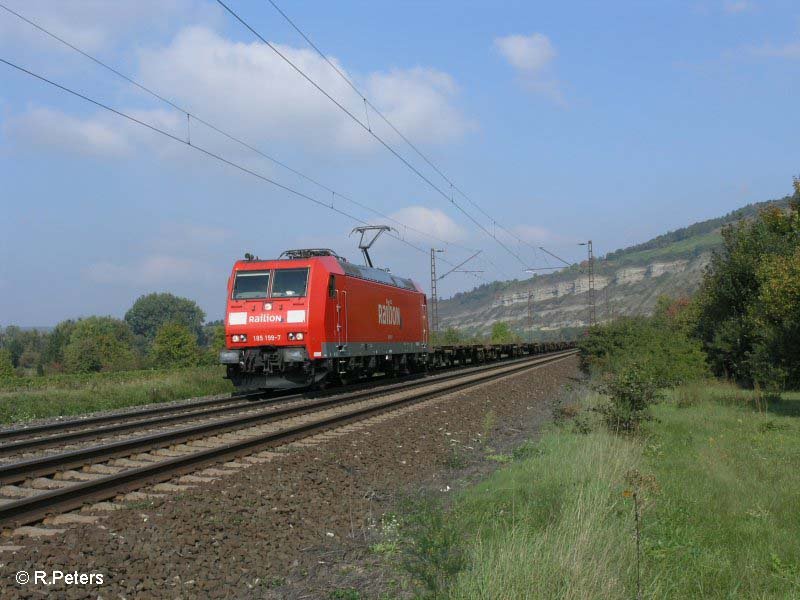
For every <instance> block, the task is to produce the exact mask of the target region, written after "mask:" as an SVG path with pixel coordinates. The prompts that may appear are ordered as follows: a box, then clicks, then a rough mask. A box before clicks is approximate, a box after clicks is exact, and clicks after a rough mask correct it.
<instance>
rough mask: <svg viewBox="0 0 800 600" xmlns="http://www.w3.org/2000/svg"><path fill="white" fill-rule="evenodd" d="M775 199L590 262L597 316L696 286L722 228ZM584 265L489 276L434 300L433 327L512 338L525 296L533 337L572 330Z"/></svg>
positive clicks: (584, 289)
mask: <svg viewBox="0 0 800 600" xmlns="http://www.w3.org/2000/svg"><path fill="white" fill-rule="evenodd" d="M787 202H788V197H787V198H783V199H781V200H772V201H768V202H759V203H756V204H749V205H747V206H745V207H743V208H740V209H738V210H735V211H733V212H730V213H728V214H727V215H725V216H722V217H718V218H715V219H709V220H707V221H701V222H698V223H694V224H693V225H690V226H688V227H683V228H681V229H677V230H675V231H670V232H668V233H665V234H663V235H659V236H657V237H655V238H653V239H651V240H649V241H647V242H644V243H642V244H637V245H635V246H630V247H628V248H623V249H620V250H615V251H614V252H610V253H608V254H607V255H606V256H604V257H600V258H598V259H597V260H596V261H595V289H596V290H597V292H596V294H597V302H596V305H597V319H598V320H599V321H606V320H609V319H611V318H613V317H615V316H620V315H637V314H650V312H651V311H652V309H653V307H654V306H655V303H656V300H657V299H658V297H659V296H661V295H664V294H666V295H669V296H672V297H679V296H687V295H691V294H692V293H694V291H695V290H697V288H698V286H699V284H700V281H701V280H702V276H703V269H704V267H705V266H706V265H707V264H708V262H709V260H710V259H711V254H712V252H713V251H714V250H715V249H716V248H718V247H719V246H720V244H721V242H722V235H721V231H722V228H723V227H725V226H726V225H729V224H731V223H735V222H736V221H739V220H741V219H747V218H750V217H752V216H754V215H756V214H757V213H758V211H759V210H761V209H763V208H765V207H766V206H769V205H771V204H776V205H779V206H785V205H786V204H787ZM588 290H589V277H588V272H587V271H586V265H585V264H583V265H577V264H576V265H572V266H571V267H567V268H564V269H563V270H561V271H558V272H557V273H551V274H547V275H534V276H533V277H531V278H530V279H523V280H513V281H495V282H492V283H489V284H485V285H481V286H479V287H477V288H475V289H473V290H471V291H469V292H461V293H458V294H456V295H454V296H453V297H452V298H449V299H446V300H441V301H440V302H439V318H440V321H441V326H440V327H441V329H442V330H444V329H446V328H448V327H454V328H456V329H459V330H461V331H462V332H463V333H465V334H467V335H470V336H472V335H478V336H485V335H487V334H488V333H489V332H490V331H491V328H492V325H493V324H494V323H495V322H498V321H505V322H508V323H509V324H510V325H511V326H512V328H513V329H514V330H515V331H516V332H517V333H519V334H520V335H523V334H524V335H527V332H528V329H527V327H528V297H529V295H531V297H532V301H533V332H532V336H533V338H534V339H550V338H554V337H563V336H571V335H574V334H576V333H577V332H578V330H580V329H581V328H583V327H585V326H586V325H587V323H588V319H589V304H588Z"/></svg>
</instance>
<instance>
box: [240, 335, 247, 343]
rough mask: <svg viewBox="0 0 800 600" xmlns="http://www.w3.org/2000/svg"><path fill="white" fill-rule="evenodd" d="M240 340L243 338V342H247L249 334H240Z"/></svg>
mask: <svg viewBox="0 0 800 600" xmlns="http://www.w3.org/2000/svg"><path fill="white" fill-rule="evenodd" d="M239 340H241V341H242V342H246V341H247V336H246V335H245V334H242V335H240V336H239Z"/></svg>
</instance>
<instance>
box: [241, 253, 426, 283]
mask: <svg viewBox="0 0 800 600" xmlns="http://www.w3.org/2000/svg"><path fill="white" fill-rule="evenodd" d="M320 258H324V259H333V260H334V261H335V262H337V263H338V264H339V267H341V269H342V271H344V273H345V274H346V275H349V276H350V277H358V278H359V279H366V280H368V281H376V282H378V283H383V284H385V285H391V286H393V287H398V288H402V289H404V290H411V291H413V292H419V291H421V290H420V289H419V288H418V287H417V285H416V284H415V283H414V281H413V280H411V279H409V278H407V277H400V276H398V275H393V274H392V273H390V272H389V271H387V270H384V269H376V268H375V267H368V266H366V265H357V264H355V263H351V262H350V261H349V260H347V259H346V258H343V257H341V256H339V255H338V254H336V253H335V252H334V251H333V250H329V249H327V248H311V249H301V250H286V251H285V252H283V253H281V255H280V256H279V257H278V259H277V260H278V261H281V262H283V261H287V262H288V261H295V260H314V259H320ZM250 260H252V261H253V262H271V261H269V260H268V259H267V260H265V259H259V258H258V257H253V259H250ZM238 262H243V261H238ZM247 262H249V261H247ZM237 264H238V263H237Z"/></svg>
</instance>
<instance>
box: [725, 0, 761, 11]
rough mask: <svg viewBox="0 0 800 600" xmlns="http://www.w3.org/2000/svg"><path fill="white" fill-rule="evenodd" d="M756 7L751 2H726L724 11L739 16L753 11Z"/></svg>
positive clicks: (743, 0)
mask: <svg viewBox="0 0 800 600" xmlns="http://www.w3.org/2000/svg"><path fill="white" fill-rule="evenodd" d="M753 7H754V5H753V3H752V2H750V1H749V0H725V2H723V4H722V10H724V11H725V12H726V13H729V14H738V13H743V12H745V11H748V10H751V9H752V8H753Z"/></svg>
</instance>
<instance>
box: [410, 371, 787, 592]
mask: <svg viewBox="0 0 800 600" xmlns="http://www.w3.org/2000/svg"><path fill="white" fill-rule="evenodd" d="M585 402H588V403H590V404H591V403H593V402H594V403H596V402H598V397H597V396H593V395H590V396H588V398H587V399H586V400H585ZM652 414H653V419H652V420H651V421H648V422H646V423H645V424H644V426H643V431H642V432H641V433H640V434H638V435H634V436H631V435H627V436H626V435H616V434H613V433H609V432H608V430H607V429H606V428H605V427H604V426H603V425H602V423H600V421H599V419H598V420H596V421H595V422H592V421H593V419H594V417H593V416H592V415H594V413H593V412H591V411H586V410H585V407H584V411H583V412H581V413H580V414H579V415H578V416H577V417H576V418H572V419H565V420H563V421H562V422H561V423H560V424H558V425H556V426H554V427H553V428H552V429H551V430H550V431H549V432H547V433H546V434H545V435H544V436H543V437H542V439H541V440H540V441H539V442H537V443H536V444H535V445H532V446H528V447H527V448H525V449H523V451H522V452H519V453H517V454H518V455H520V456H518V457H517V458H515V459H513V460H512V462H511V463H510V464H509V465H508V466H507V467H505V468H503V469H501V470H499V471H497V472H496V473H495V474H494V475H493V476H492V477H491V478H489V479H488V480H487V481H485V482H483V483H482V484H480V485H478V486H476V487H474V488H471V489H469V490H467V491H466V492H465V493H464V494H463V495H461V496H460V497H458V498H457V499H456V500H455V502H454V503H453V505H452V506H451V507H450V508H449V509H448V512H447V514H446V516H445V517H444V518H443V517H441V516H430V514H429V515H422V516H421V515H420V513H417V514H416V515H415V516H413V517H412V518H411V520H412V521H414V520H416V527H415V526H414V523H412V524H411V527H410V529H411V530H414V529H416V533H414V534H413V536H415V537H412V539H413V544H414V545H413V546H412V549H413V550H412V553H411V572H412V573H413V574H414V575H416V577H417V578H418V579H420V580H423V581H424V580H425V579H427V580H428V587H429V588H430V589H435V588H437V587H438V597H449V598H492V599H504V598H508V599H512V598H513V599H519V598H586V599H589V598H635V597H636V593H637V581H636V578H637V575H636V572H637V551H636V535H635V524H634V504H633V502H634V500H633V498H632V497H631V496H628V493H627V492H636V495H637V500H638V502H639V503H640V509H641V510H640V515H641V536H640V541H641V559H640V563H639V567H640V572H641V590H642V597H644V598H664V597H666V598H701V597H702V598H732V597H740V598H800V543H798V540H800V511H798V507H800V468H798V457H800V394H794V395H791V394H784V397H783V399H782V401H781V402H779V403H777V404H775V405H773V406H768V407H766V409H765V408H764V407H763V406H761V407H756V406H755V400H754V396H753V394H752V393H750V392H743V391H740V390H737V389H736V388H733V387H729V386H725V385H722V384H713V383H712V384H704V385H699V384H694V385H690V386H684V387H681V388H678V389H676V390H674V391H673V392H672V393H671V394H670V396H669V397H668V398H667V399H666V400H665V401H663V402H661V403H660V404H658V405H656V406H655V407H653V411H652ZM587 431H588V433H587ZM420 525H422V526H421V527H420Z"/></svg>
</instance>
